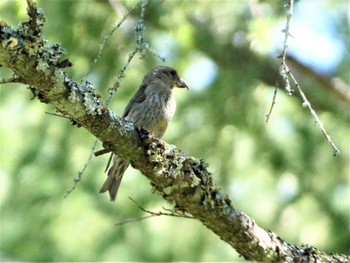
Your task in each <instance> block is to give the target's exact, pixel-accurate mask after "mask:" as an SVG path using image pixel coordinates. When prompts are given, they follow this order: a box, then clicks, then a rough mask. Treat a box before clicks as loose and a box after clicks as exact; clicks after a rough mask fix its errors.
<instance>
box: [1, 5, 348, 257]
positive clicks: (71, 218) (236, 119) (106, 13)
mask: <svg viewBox="0 0 350 263" xmlns="http://www.w3.org/2000/svg"><path fill="white" fill-rule="evenodd" d="M320 3H322V4H321V5H319V6H318V7H317V8H319V10H318V13H319V14H321V15H323V16H326V15H328V16H331V17H332V18H333V19H332V21H333V22H332V23H334V24H333V26H334V28H336V29H337V30H336V33H334V32H333V34H334V35H333V38H334V41H333V42H336V43H338V45H339V46H338V48H339V49H343V52H340V53H341V55H340V58H339V60H338V62H337V63H336V66H335V67H333V68H331V67H329V68H328V69H327V68H326V69H324V68H322V67H320V66H318V67H312V65H313V64H315V63H314V61H312V60H311V61H309V64H306V63H305V62H301V61H302V60H301V58H294V59H293V60H292V61H293V62H294V64H293V65H294V67H295V70H299V71H297V72H298V73H299V75H298V76H300V78H301V79H300V83H302V85H303V87H305V89H306V92H307V93H308V95H309V99H310V101H311V103H312V104H313V106H314V107H315V108H316V110H317V111H318V113H319V114H320V117H321V119H322V121H323V123H324V125H325V126H326V127H327V128H328V129H329V132H330V133H331V135H332V137H333V139H334V141H335V142H336V143H337V145H338V146H339V148H340V149H341V151H342V154H341V156H339V157H337V158H333V157H332V151H331V149H330V148H329V145H328V144H327V142H326V141H325V140H324V138H323V136H322V134H321V133H320V131H319V129H318V128H317V127H314V126H313V125H312V122H313V119H312V118H311V116H310V115H309V113H308V112H307V111H305V110H303V109H302V108H301V101H300V100H299V99H298V98H296V97H295V98H294V97H293V98H291V97H288V96H286V95H285V94H283V92H279V94H278V98H277V104H276V106H275V109H274V111H273V113H272V116H271V119H270V122H269V123H268V124H267V125H266V124H265V123H264V122H265V114H266V113H267V111H268V108H269V106H270V103H271V98H272V93H273V89H272V87H273V86H275V84H276V82H277V83H278V81H279V79H278V60H277V59H276V56H277V54H279V52H280V51H281V50H278V49H276V48H279V47H280V46H281V44H282V39H283V35H282V34H281V33H279V34H277V36H278V37H279V38H280V39H279V40H275V41H276V43H277V44H276V43H273V42H272V41H271V40H272V39H273V38H272V37H269V38H268V39H264V37H266V36H272V35H273V32H275V31H274V30H276V28H277V29H281V28H283V25H282V24H278V23H279V21H281V19H284V12H283V9H282V8H281V6H278V5H276V4H275V2H272V3H270V2H254V1H249V2H238V3H237V2H230V1H228V2H227V1H225V2H209V1H208V2H207V1H201V2H180V1H169V2H158V1H154V2H153V1H152V2H150V3H149V4H148V5H147V9H146V16H145V23H146V24H145V25H146V31H145V37H146V40H147V41H148V42H149V43H150V44H151V46H152V47H153V48H154V50H156V52H157V53H159V54H161V55H163V56H164V57H165V58H166V59H167V62H166V64H168V65H172V66H174V67H176V68H177V69H178V70H179V71H180V72H181V73H182V75H184V77H185V79H186V80H187V81H188V82H189V85H190V87H191V88H192V89H191V92H190V93H188V94H180V93H178V94H177V96H178V101H179V104H178V112H177V115H176V118H175V120H174V122H173V123H172V125H171V127H170V128H169V130H168V132H167V134H166V137H165V140H166V141H167V142H170V143H174V144H175V145H177V147H178V148H180V149H183V150H185V151H187V152H188V153H190V154H191V155H194V156H197V157H200V158H203V159H205V160H206V161H207V162H208V163H209V164H210V165H211V166H210V167H209V168H210V170H211V171H213V173H214V174H216V175H220V177H217V178H215V180H216V182H217V183H219V185H220V186H221V187H222V188H223V189H224V190H225V191H226V192H229V193H230V195H231V197H232V199H233V200H234V202H235V206H236V207H237V208H240V209H241V210H243V211H245V212H246V213H247V214H249V215H250V216H252V217H253V218H255V220H256V221H257V222H258V223H259V224H260V225H262V226H264V227H265V228H267V229H271V230H273V231H275V232H278V233H279V235H280V236H281V237H283V238H285V239H287V240H288V241H290V242H295V243H301V242H303V243H309V244H312V245H315V246H317V247H319V248H321V249H323V250H331V251H333V252H340V253H346V252H348V251H347V249H348V245H349V239H348V234H347V233H348V232H349V229H348V224H347V221H348V213H347V212H348V201H347V200H348V199H349V192H348V186H347V180H348V172H349V164H348V160H349V134H348V131H349V126H348V120H349V108H348V103H347V102H346V101H347V100H346V95H345V96H342V94H343V93H341V92H337V89H335V87H334V86H331V85H329V83H332V82H331V81H329V82H327V81H322V80H330V79H332V78H333V77H338V78H340V79H347V78H348V75H347V73H348V70H349V56H348V54H347V52H348V51H347V50H346V48H345V46H346V43H348V35H349V34H348V32H347V30H348V28H347V27H346V26H345V25H346V23H342V21H346V19H347V18H346V15H345V13H344V11H342V10H345V9H344V5H345V3H346V2H345V1H344V2H343V1H340V2H336V3H334V2H332V3H328V2H327V1H324V2H323V1H322V2H321V1H320ZM39 5H40V6H41V7H43V9H44V10H45V12H46V14H47V17H48V18H49V21H48V23H47V24H46V27H45V28H44V34H45V35H46V36H47V37H48V38H50V40H51V41H57V42H60V43H61V44H62V46H64V47H66V48H67V53H68V56H69V58H70V59H71V60H72V62H73V64H74V67H72V68H71V69H70V70H68V72H69V74H71V75H72V76H73V77H74V78H76V79H79V78H83V77H85V74H86V73H87V72H89V69H90V67H91V66H92V61H93V59H94V58H95V57H96V56H97V54H98V48H99V45H98V43H99V41H100V40H101V39H102V38H103V37H104V36H105V34H106V32H108V31H109V30H110V28H111V25H113V24H115V23H116V21H119V20H120V19H121V17H122V16H123V15H125V14H126V13H127V10H128V9H129V10H130V9H131V8H132V7H133V6H134V5H135V3H134V2H112V1H111V3H108V2H103V3H101V2H97V1H96V2H85V1H82V2H80V1H71V2H64V3H63V2H60V1H41V2H39ZM299 5H301V7H299V8H300V9H301V11H300V12H301V13H302V10H304V9H305V8H307V7H308V6H307V4H306V7H305V3H304V5H303V2H301V3H299ZM328 6H330V7H332V9H331V11H326V7H328ZM296 8H298V6H297V7H296ZM322 8H324V9H322ZM342 8H343V9H342ZM1 9H2V10H3V11H2V16H3V18H4V20H6V21H12V22H13V24H16V23H18V22H19V21H20V20H21V19H22V18H23V17H24V16H25V3H24V2H23V3H22V1H18V2H16V1H8V2H2V3H1ZM316 13H317V12H316ZM132 15H133V16H130V17H129V18H128V19H127V20H126V21H125V22H124V23H123V25H122V27H121V28H120V29H118V30H117V31H116V32H115V33H114V34H113V35H112V37H111V38H110V39H109V41H108V42H107V44H106V46H105V48H104V50H103V53H102V56H101V58H100V59H99V61H98V62H97V64H96V65H95V66H94V68H93V69H92V71H90V74H88V78H89V79H90V80H91V81H92V82H93V83H94V84H95V85H96V86H98V87H99V89H100V91H101V94H103V96H106V93H107V89H108V88H110V87H111V86H112V85H113V82H114V78H115V76H116V74H117V72H118V71H119V69H120V68H122V66H123V65H124V64H125V62H126V60H127V54H129V53H130V52H131V51H132V49H133V48H134V46H135V45H136V44H135V42H136V40H135V31H134V27H135V26H136V24H137V21H138V19H139V11H137V10H135V12H133V13H132ZM324 31H325V35H326V34H327V32H328V31H327V30H326V29H324ZM292 33H293V35H294V37H295V39H294V40H293V42H303V44H304V45H306V42H305V41H303V39H300V38H298V34H297V33H298V31H293V29H292ZM291 44H292V43H291ZM314 48H316V44H314ZM327 52H331V50H328V49H325V51H324V53H327ZM120 54H125V56H124V57H122V56H120ZM303 63H305V64H303ZM158 64H162V63H161V62H160V61H159V60H158V59H157V58H155V57H154V56H152V55H151V54H149V53H148V54H147V53H146V54H145V57H144V59H137V58H136V59H133V60H132V63H131V65H130V67H129V68H128V70H127V74H126V77H125V79H124V80H123V82H122V85H121V87H120V89H119V90H118V93H117V94H116V96H115V97H114V99H113V101H112V104H111V107H112V108H113V109H115V111H116V112H119V113H120V112H121V111H122V109H123V108H124V106H125V104H126V103H127V100H128V99H129V97H130V96H131V94H132V93H133V92H134V91H135V89H136V88H137V87H138V85H139V83H140V81H141V78H142V76H143V75H144V73H145V72H147V71H148V69H150V68H151V67H153V66H154V65H158ZM329 64H331V63H329ZM7 73H8V72H6V71H5V70H2V76H5V75H6V74H7ZM324 74H326V75H324ZM327 87H328V88H329V89H326V88H327ZM1 92H2V94H1V105H2V107H1V119H2V121H1V138H2V139H1V145H2V147H1V148H2V152H1V181H2V183H1V187H2V188H3V191H2V196H1V209H2V213H1V225H2V227H1V237H2V238H1V243H2V254H3V256H5V257H9V258H15V259H19V260H32V261H39V260H43V261H44V260H45V261H53V260H74V261H78V260H80V261H94V260H103V259H104V260H116V259H117V260H120V261H127V260H133V261H137V260H147V261H156V260H162V261H164V260H169V261H170V260H171V261H176V260H177V261H179V260H199V261H204V260H213V261H218V260H232V258H233V251H232V249H231V247H229V246H226V245H225V243H221V242H219V240H218V238H217V237H216V236H215V235H212V234H211V233H210V232H208V230H207V229H205V228H203V226H201V225H200V224H198V223H196V222H193V221H190V220H185V219H183V220H179V219H172V218H164V217H163V218H154V219H150V220H149V221H143V222H142V223H138V224H127V225H123V226H119V227H114V226H113V224H114V223H115V222H120V221H123V220H125V218H129V217H139V216H141V214H142V212H141V211H140V210H139V209H138V208H137V207H136V206H135V205H134V204H133V203H132V202H130V201H129V199H128V196H132V197H133V198H134V199H136V200H137V201H138V203H140V204H142V206H143V207H146V208H149V209H152V210H155V211H157V209H160V208H161V207H162V206H164V201H163V200H161V199H160V198H159V197H157V196H155V195H151V194H150V191H149V189H150V187H149V183H148V181H147V180H146V179H145V178H143V177H142V176H139V175H138V172H137V171H134V170H131V169H130V170H129V171H128V175H127V176H126V178H125V180H124V182H123V186H122V189H121V191H120V195H119V197H118V202H117V204H110V203H109V202H108V201H107V199H108V198H107V196H98V195H97V191H98V189H99V185H100V184H101V182H102V181H103V180H104V176H105V175H103V170H104V167H105V163H106V161H107V156H106V157H100V158H96V159H93V161H92V162H91V163H90V165H89V167H88V169H87V171H86V173H85V177H84V179H83V180H82V182H81V183H80V184H79V187H78V189H77V190H75V192H73V193H72V194H71V195H70V196H69V198H68V199H63V198H62V196H63V195H64V193H65V191H66V190H67V189H69V188H70V186H71V184H72V178H73V177H74V176H75V175H76V173H77V171H78V170H81V168H82V166H83V164H84V162H85V160H86V158H87V157H88V154H89V149H90V145H91V144H92V142H93V141H94V139H93V137H92V136H91V135H89V134H87V133H86V132H85V131H83V130H81V129H80V130H79V129H76V128H75V127H72V126H71V125H70V123H69V122H68V121H66V120H64V119H61V118H56V117H53V116H50V115H47V114H44V112H45V110H46V111H50V108H49V107H47V106H45V105H43V104H38V103H33V102H32V101H29V100H28V97H29V95H30V92H29V91H27V92H24V88H23V86H20V85H18V86H16V85H13V84H11V85H8V86H7V87H5V86H4V87H2V88H1ZM347 92H348V91H347ZM345 94H346V93H345ZM347 94H348V93H347ZM53 138H54V139H53ZM99 174H100V175H99ZM58 178H59V180H58ZM43 229H44V231H43ZM180 237H181V238H180ZM145 244H147V245H145ZM160 244H161V245H160ZM43 247H45V248H46V249H45V250H43V249H42V248H43ZM82 248H84V249H83V250H84V252H83V253H82ZM130 251H132V253H130ZM179 251H181V253H180V252H179ZM237 260H240V259H239V258H237Z"/></svg>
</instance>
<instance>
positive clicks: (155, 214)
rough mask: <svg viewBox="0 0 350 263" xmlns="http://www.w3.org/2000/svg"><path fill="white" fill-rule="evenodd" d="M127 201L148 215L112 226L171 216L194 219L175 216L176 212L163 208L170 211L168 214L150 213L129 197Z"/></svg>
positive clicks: (186, 216)
mask: <svg viewBox="0 0 350 263" xmlns="http://www.w3.org/2000/svg"><path fill="white" fill-rule="evenodd" d="M129 199H130V200H131V201H133V202H134V203H135V204H136V206H137V207H138V208H139V209H140V210H141V211H143V212H145V213H148V214H149V215H147V216H143V217H139V218H134V219H128V220H124V221H122V222H120V223H116V224H114V225H115V226H121V225H125V224H128V223H133V222H139V221H141V220H144V219H147V218H151V217H155V216H172V217H181V218H188V219H194V217H192V216H189V215H185V214H177V213H176V212H174V211H172V210H171V209H165V208H164V207H163V209H164V210H166V211H170V212H169V213H164V212H161V211H159V212H152V211H149V210H146V209H144V208H143V207H142V206H141V205H139V204H138V203H137V202H136V201H135V200H134V199H132V198H131V197H129Z"/></svg>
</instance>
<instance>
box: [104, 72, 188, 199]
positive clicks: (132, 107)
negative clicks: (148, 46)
mask: <svg viewBox="0 0 350 263" xmlns="http://www.w3.org/2000/svg"><path fill="white" fill-rule="evenodd" d="M174 87H177V88H186V89H188V86H187V84H186V82H185V81H184V80H183V79H182V78H180V77H179V75H178V73H177V71H176V70H175V69H174V68H172V67H168V66H158V67H156V68H154V69H152V70H151V71H149V72H148V73H147V74H146V75H145V76H144V78H143V81H142V84H141V85H140V87H139V89H138V90H137V92H136V93H135V94H134V96H133V97H132V98H131V99H130V101H129V103H128V104H127V106H126V108H125V110H124V112H123V115H122V117H123V118H124V119H125V120H127V121H131V122H132V123H133V124H134V126H135V127H136V128H138V129H144V130H146V131H148V132H150V133H153V134H154V136H156V137H158V138H161V137H162V136H163V134H164V132H165V131H166V129H167V127H168V124H169V122H170V120H171V119H172V117H173V116H174V113H175V111H176V101H175V98H174V97H173V95H172V92H173V88H174ZM112 158H113V164H112V166H111V167H110V168H109V169H108V167H109V163H110V161H111V160H112ZM129 164H130V163H129V161H128V160H125V159H123V158H121V157H119V156H118V155H114V154H113V153H112V154H111V156H110V159H109V162H108V164H107V167H106V171H107V170H108V172H107V179H106V181H105V182H104V184H103V185H102V187H101V189H100V193H104V192H107V191H108V192H109V196H110V200H111V201H115V199H116V197H117V193H118V189H119V186H120V182H121V180H122V178H123V175H124V173H125V171H126V169H127V168H128V166H129Z"/></svg>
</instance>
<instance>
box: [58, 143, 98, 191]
mask: <svg viewBox="0 0 350 263" xmlns="http://www.w3.org/2000/svg"><path fill="white" fill-rule="evenodd" d="M97 142H98V140H97V139H96V140H95V142H94V143H93V145H92V147H91V151H90V155H89V158H88V159H87V160H86V162H85V164H84V167H83V169H81V171H79V172H78V176H77V177H75V178H74V183H73V186H72V188H71V189H69V190H67V192H66V193H65V195H64V198H66V197H68V196H69V195H70V193H71V192H73V191H74V189H75V187H76V185H77V184H78V183H79V182H80V180H81V178H82V176H83V174H84V171H85V170H86V168H87V167H88V165H89V163H90V161H91V159H92V157H93V155H94V151H95V149H96V146H97Z"/></svg>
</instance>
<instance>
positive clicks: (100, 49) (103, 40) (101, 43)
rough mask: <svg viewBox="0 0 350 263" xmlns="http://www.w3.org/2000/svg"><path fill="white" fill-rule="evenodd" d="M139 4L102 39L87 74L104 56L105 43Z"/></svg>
mask: <svg viewBox="0 0 350 263" xmlns="http://www.w3.org/2000/svg"><path fill="white" fill-rule="evenodd" d="M138 6H139V3H137V4H136V5H135V6H134V7H133V8H132V9H131V10H130V11H129V12H127V13H126V14H125V15H124V16H123V17H122V19H121V20H120V21H119V22H118V24H117V25H116V26H114V27H113V28H112V30H111V31H110V32H109V33H108V34H107V35H105V37H104V38H103V39H102V41H101V42H100V45H99V50H98V54H97V56H96V58H95V59H94V61H93V64H92V65H91V67H90V69H89V70H88V72H87V73H86V74H85V76H88V75H89V74H90V73H91V71H92V69H93V68H94V66H95V65H96V64H97V61H98V60H99V59H100V57H101V56H102V52H103V49H104V47H105V44H106V42H107V40H108V39H109V38H110V37H111V36H112V35H113V33H114V32H115V31H116V30H117V29H118V28H119V27H121V25H122V24H123V23H124V21H125V20H126V19H127V18H128V17H129V15H130V14H131V13H132V12H133V11H134V10H135V9H136V8H137V7H138Z"/></svg>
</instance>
